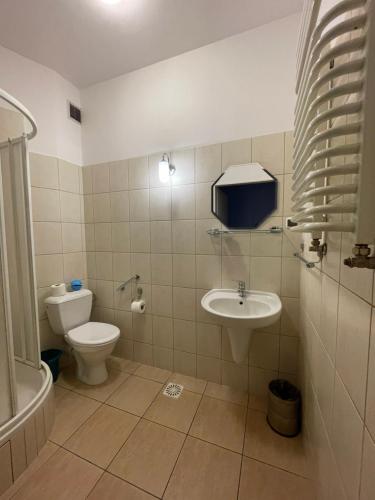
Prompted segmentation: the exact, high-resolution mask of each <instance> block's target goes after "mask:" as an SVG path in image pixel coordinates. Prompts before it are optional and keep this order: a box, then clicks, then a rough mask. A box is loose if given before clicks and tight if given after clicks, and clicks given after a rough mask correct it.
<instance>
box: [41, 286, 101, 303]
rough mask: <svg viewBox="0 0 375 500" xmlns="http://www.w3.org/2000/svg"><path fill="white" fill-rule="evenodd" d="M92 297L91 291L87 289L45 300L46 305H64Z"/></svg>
mask: <svg viewBox="0 0 375 500" xmlns="http://www.w3.org/2000/svg"><path fill="white" fill-rule="evenodd" d="M89 295H92V291H91V290H87V289H86V288H85V289H83V290H78V291H77V292H68V293H66V294H65V295H61V297H52V296H51V297H47V298H46V299H45V300H44V303H45V304H63V303H64V302H70V301H71V300H76V299H82V298H83V297H88V296H89Z"/></svg>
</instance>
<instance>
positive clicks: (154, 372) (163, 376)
mask: <svg viewBox="0 0 375 500" xmlns="http://www.w3.org/2000/svg"><path fill="white" fill-rule="evenodd" d="M171 374H172V372H170V371H169V370H163V369H162V368H157V367H156V366H148V365H141V366H140V367H139V368H137V369H136V371H135V372H134V375H137V376H138V377H143V378H148V379H150V380H155V382H161V383H164V382H166V381H167V380H168V378H169V377H170V376H171Z"/></svg>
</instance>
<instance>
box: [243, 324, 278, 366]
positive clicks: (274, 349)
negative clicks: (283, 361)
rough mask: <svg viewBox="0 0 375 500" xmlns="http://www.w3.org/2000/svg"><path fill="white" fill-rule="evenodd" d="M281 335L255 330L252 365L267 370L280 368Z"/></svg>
mask: <svg viewBox="0 0 375 500" xmlns="http://www.w3.org/2000/svg"><path fill="white" fill-rule="evenodd" d="M279 351H280V337H279V335H270V334H268V333H264V332H257V331H254V332H253V333H252V336H251V344H250V350H249V352H250V365H251V366H256V367H258V368H264V369H267V370H278V369H279Z"/></svg>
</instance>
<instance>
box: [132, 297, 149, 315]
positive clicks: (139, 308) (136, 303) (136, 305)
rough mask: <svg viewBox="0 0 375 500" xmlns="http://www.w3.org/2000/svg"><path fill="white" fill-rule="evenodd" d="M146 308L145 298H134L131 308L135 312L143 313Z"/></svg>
mask: <svg viewBox="0 0 375 500" xmlns="http://www.w3.org/2000/svg"><path fill="white" fill-rule="evenodd" d="M145 309H146V303H145V301H144V300H133V302H132V305H131V310H132V312H134V313H138V314H143V313H144V312H145Z"/></svg>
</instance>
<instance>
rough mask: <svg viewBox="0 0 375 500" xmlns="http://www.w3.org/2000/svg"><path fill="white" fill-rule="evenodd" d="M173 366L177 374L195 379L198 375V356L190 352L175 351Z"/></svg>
mask: <svg viewBox="0 0 375 500" xmlns="http://www.w3.org/2000/svg"><path fill="white" fill-rule="evenodd" d="M173 366H174V369H175V370H176V371H177V372H179V373H182V374H183V375H188V376H189V377H195V376H196V374H197V356H196V355H195V354H193V353H190V352H182V351H177V350H175V349H174V350H173Z"/></svg>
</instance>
